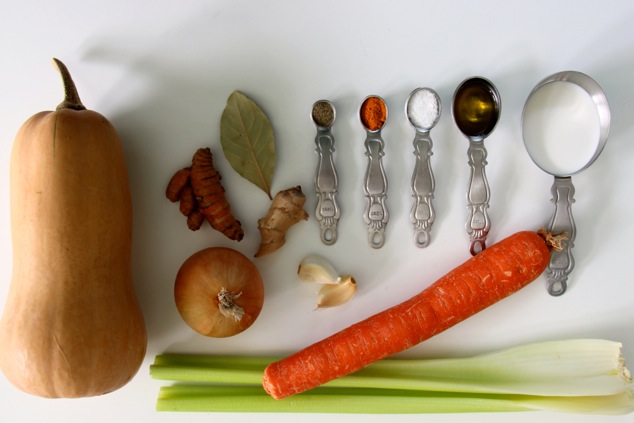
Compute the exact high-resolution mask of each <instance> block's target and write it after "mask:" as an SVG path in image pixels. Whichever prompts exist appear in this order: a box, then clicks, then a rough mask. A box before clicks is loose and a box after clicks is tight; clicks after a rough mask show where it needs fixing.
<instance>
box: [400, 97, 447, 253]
mask: <svg viewBox="0 0 634 423" xmlns="http://www.w3.org/2000/svg"><path fill="white" fill-rule="evenodd" d="M441 112H442V104H441V102H440V97H439V96H438V94H437V93H436V91H434V90H432V89H431V88H416V89H415V90H414V91H412V92H411V93H410V95H409V97H408V99H407V102H406V103H405V113H406V114H407V118H408V120H409V122H410V124H411V125H412V126H413V127H414V129H415V130H416V133H415V135H414V155H415V157H416V160H415V165H414V173H413V174H412V193H413V196H414V204H413V206H412V210H411V212H410V221H411V222H412V224H413V225H414V244H415V245H416V246H417V247H419V248H424V247H427V246H428V245H429V242H430V230H431V225H432V223H434V219H435V217H436V213H435V212H434V208H433V206H432V198H434V188H435V181H434V173H433V171H432V167H431V156H432V154H433V153H432V147H433V143H432V140H431V136H430V134H429V132H430V131H431V129H432V128H433V127H434V126H435V125H436V123H438V119H439V118H440V114H441Z"/></svg>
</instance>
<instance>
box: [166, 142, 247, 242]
mask: <svg viewBox="0 0 634 423" xmlns="http://www.w3.org/2000/svg"><path fill="white" fill-rule="evenodd" d="M221 179H222V178H221V176H220V173H218V171H217V170H216V169H215V168H214V166H213V156H212V154H211V149H210V148H199V149H198V150H197V151H196V153H195V154H194V157H193V158H192V165H191V166H190V167H186V168H183V169H180V170H178V171H177V172H176V173H175V174H174V176H172V178H171V179H170V181H169V183H168V185H167V189H166V192H165V195H166V196H167V198H168V199H169V200H170V201H172V202H176V201H180V207H179V208H180V211H181V213H182V214H183V215H185V216H187V226H188V227H189V229H191V230H192V231H197V230H198V229H200V228H201V227H202V224H203V223H204V222H205V220H207V221H208V222H209V223H210V224H211V227H212V228H214V229H215V230H217V231H219V232H221V233H223V234H224V235H225V236H226V237H228V238H230V239H233V240H235V241H240V240H242V238H243V237H244V231H243V230H242V226H241V225H240V221H238V220H236V218H235V217H234V216H233V213H232V212H231V207H230V206H229V202H228V201H227V198H226V197H225V190H224V187H223V186H222V184H221V182H220V180H221Z"/></svg>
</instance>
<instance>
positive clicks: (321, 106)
mask: <svg viewBox="0 0 634 423" xmlns="http://www.w3.org/2000/svg"><path fill="white" fill-rule="evenodd" d="M334 120H335V109H334V107H333V106H332V104H330V103H329V102H327V101H323V100H322V101H318V102H317V103H315V105H314V106H313V121H314V122H315V124H316V125H317V126H322V127H325V128H327V127H329V126H330V125H332V122H333V121H334Z"/></svg>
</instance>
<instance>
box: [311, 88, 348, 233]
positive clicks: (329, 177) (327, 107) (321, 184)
mask: <svg viewBox="0 0 634 423" xmlns="http://www.w3.org/2000/svg"><path fill="white" fill-rule="evenodd" d="M335 117H336V110H335V106H334V105H333V104H332V103H331V102H330V101H328V100H319V101H317V102H315V104H313V108H312V111H311V118H312V120H313V123H314V124H315V126H316V127H317V135H316V136H315V144H316V146H317V150H316V151H317V154H318V155H319V161H318V165H317V171H316V173H315V191H316V193H317V208H316V210H315V217H316V218H317V221H318V222H319V226H320V228H321V241H322V242H323V243H324V244H326V245H332V244H334V243H335V242H336V241H337V224H338V222H339V217H340V215H341V212H340V210H339V204H338V203H337V198H336V195H337V188H338V185H339V180H338V178H337V170H336V169H335V163H334V160H333V154H334V152H335V138H334V137H333V136H332V132H331V127H332V125H333V124H334V122H335Z"/></svg>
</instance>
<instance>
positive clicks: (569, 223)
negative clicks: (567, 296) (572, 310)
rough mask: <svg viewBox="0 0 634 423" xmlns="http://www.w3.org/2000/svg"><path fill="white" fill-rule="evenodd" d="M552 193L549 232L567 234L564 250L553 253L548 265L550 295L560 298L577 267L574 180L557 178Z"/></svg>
mask: <svg viewBox="0 0 634 423" xmlns="http://www.w3.org/2000/svg"><path fill="white" fill-rule="evenodd" d="M551 193H552V195H553V199H552V201H553V204H554V205H555V211H554V213H553V216H552V218H551V220H550V223H549V224H548V232H550V233H551V234H553V235H558V234H564V233H565V234H566V237H565V240H564V241H563V242H562V249H561V250H554V251H553V252H552V253H551V257H550V263H549V264H548V273H549V274H548V293H549V294H550V295H553V296H559V295H562V294H563V293H564V292H566V288H567V280H568V275H569V274H570V273H571V272H572V269H573V268H574V267H575V260H574V258H573V256H572V247H573V246H574V240H575V236H576V233H577V228H576V225H575V221H574V219H573V218H572V203H574V202H575V199H574V195H575V187H574V185H573V184H572V178H570V177H559V176H556V177H555V182H554V183H553V186H552V188H551Z"/></svg>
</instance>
